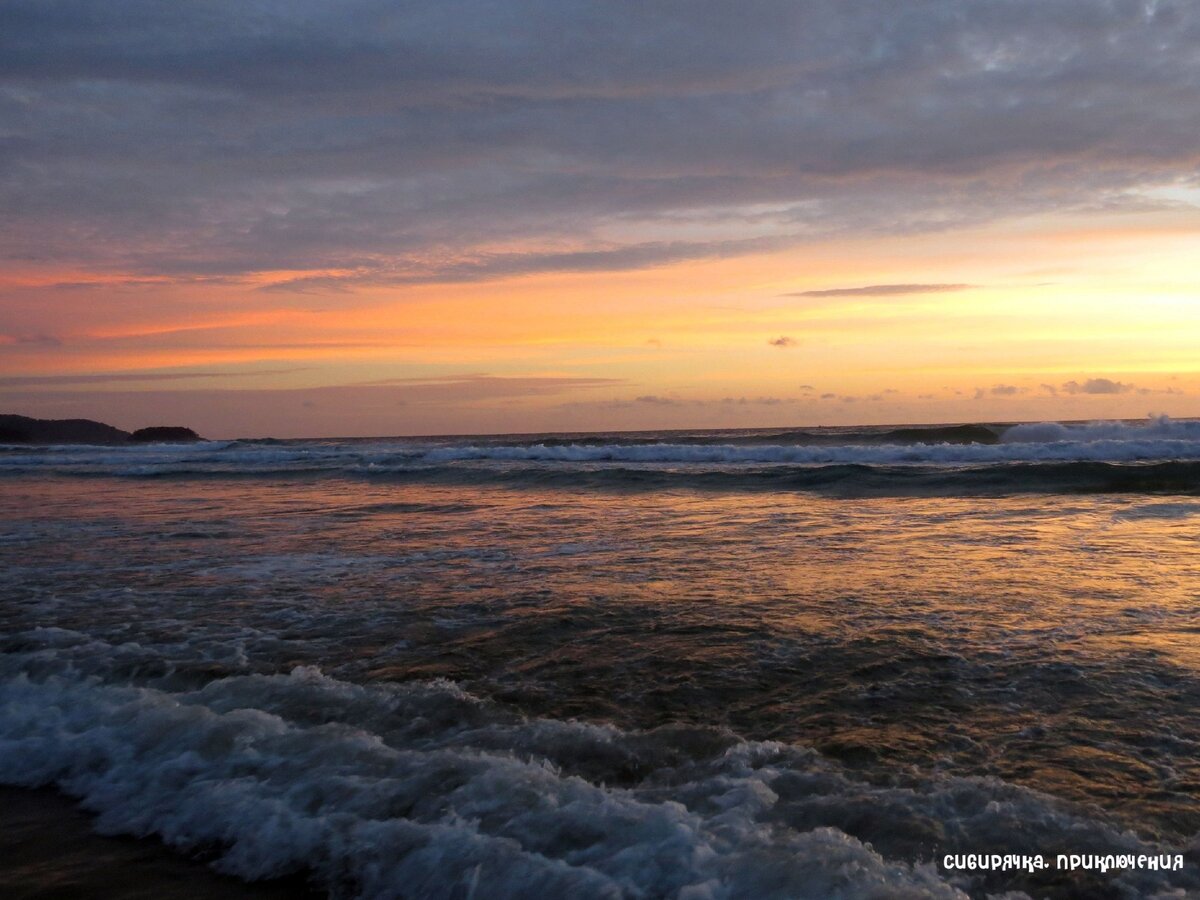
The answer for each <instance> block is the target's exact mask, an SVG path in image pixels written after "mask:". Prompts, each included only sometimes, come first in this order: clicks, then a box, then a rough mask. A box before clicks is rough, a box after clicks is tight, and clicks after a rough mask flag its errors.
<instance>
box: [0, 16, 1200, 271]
mask: <svg viewBox="0 0 1200 900" xmlns="http://www.w3.org/2000/svg"><path fill="white" fill-rule="evenodd" d="M1198 41H1200V7H1197V6H1196V5H1195V4H1193V3H1189V2H1184V0H1161V2H1152V0H1146V2H1132V0H1013V2H1009V3H1003V4H999V3H995V2H992V0H914V2H911V3H906V4H896V3H894V2H890V0H873V2H872V0H868V2H862V3H855V4H847V3H844V2H840V0H806V2H796V0H749V2H738V3H733V2H712V0H704V2H683V0H665V2H659V3H654V4H644V3H635V2H622V0H615V2H611V3H605V4H595V3H584V2H574V0H512V2H509V3H504V4H497V3H492V2H485V0H458V2H450V0H448V2H445V3H425V2H420V3H418V2H396V0H386V2H385V0H348V2H343V3H338V4H329V3H325V2H320V3H318V2H315V0H294V2H290V3H271V2H265V0H238V2H234V0H178V2H173V3H161V2H158V0H126V2H122V3H119V4H97V3H94V2H86V0H8V2H6V3H4V4H3V6H2V7H0V126H2V127H0V209H2V210H3V211H4V212H3V216H2V217H0V257H3V258H6V259H9V260H22V261H26V262H44V263H72V264H85V265H97V266H106V267H112V268H120V269H122V270H125V271H130V272H134V273H140V274H146V275H155V276H159V275H165V276H177V277H181V278H183V277H186V278H194V277H198V276H199V277H219V276H223V275H231V274H238V273H242V272H249V271H255V270H261V269H294V270H300V271H310V272H311V271H320V270H324V269H338V270H343V272H342V274H340V275H335V276H332V277H331V276H324V280H317V281H314V282H311V283H309V287H311V288H313V289H319V290H327V289H329V288H331V287H333V286H336V285H337V284H339V283H343V282H350V283H353V282H357V281H384V282H391V283H408V282H413V281H429V280H439V279H442V278H445V279H447V280H473V279H478V278H487V277H497V276H502V275H506V274H519V273H523V272H531V271H543V270H552V271H564V270H570V271H588V270H599V269H607V268H630V267H637V266H644V265H650V264H655V263H659V262H665V261H673V260H679V259H689V258H696V257H703V256H709V255H722V254H731V253H737V252H744V251H745V250H747V249H750V248H751V247H753V246H755V245H754V242H755V241H765V242H766V243H765V246H773V244H772V242H773V241H774V242H779V241H784V242H787V241H798V240H803V239H805V238H806V237H809V236H812V235H821V234H829V233H837V232H840V231H845V230H851V231H863V230H868V231H870V230H887V231H906V230H918V229H930V228H946V227H955V226H957V225H960V224H963V223H970V222H977V221H984V220H987V219H988V218H991V217H995V216H1003V215H1007V214H1012V213H1024V212H1036V211H1039V210H1042V209H1047V208H1055V209H1062V208H1080V207H1097V206H1099V207H1110V206H1113V205H1118V206H1119V205H1122V204H1124V205H1128V204H1132V203H1144V202H1146V201H1145V200H1139V199H1137V198H1136V197H1135V196H1133V195H1130V194H1129V193H1128V192H1130V191H1135V190H1136V189H1137V188H1139V187H1142V186H1146V185H1152V184H1164V183H1169V182H1172V181H1175V180H1182V179H1194V177H1195V173H1196V170H1197V158H1198V153H1197V148H1196V142H1195V122H1196V121H1197V120H1198V119H1200V90H1197V88H1198V87H1200V62H1198V61H1197V58H1196V55H1195V53H1194V50H1193V48H1194V47H1195V46H1196V45H1197V42H1198ZM692 225H700V226H707V227H708V228H709V229H710V230H711V228H712V227H713V226H714V225H716V226H719V227H722V228H725V229H726V231H727V233H726V234H725V235H724V236H722V237H718V238H714V239H706V240H704V241H686V240H675V239H673V237H672V235H674V234H675V233H676V231H675V229H678V231H679V233H683V232H685V231H686V227H687V226H692ZM630 226H636V229H634V230H631V228H630ZM634 231H636V234H637V235H645V234H647V233H651V232H654V233H657V234H660V235H661V237H659V238H656V239H654V240H648V239H646V238H645V237H633V236H623V235H627V234H633V233H634ZM748 234H750V235H753V237H750V238H747V235H748ZM513 241H518V242H523V244H524V245H525V246H527V247H528V248H529V249H528V250H527V251H525V250H521V251H516V252H506V253H503V254H495V253H489V252H487V249H486V248H488V247H489V246H494V245H497V244H501V243H503V244H507V245H510V246H511V242H513ZM297 286H298V287H303V284H299V285H297ZM884 287H888V286H884ZM891 287H898V286H891ZM835 290H836V289H835Z"/></svg>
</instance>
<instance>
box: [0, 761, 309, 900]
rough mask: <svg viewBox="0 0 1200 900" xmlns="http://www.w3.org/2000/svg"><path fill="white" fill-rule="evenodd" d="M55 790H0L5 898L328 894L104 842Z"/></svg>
mask: <svg viewBox="0 0 1200 900" xmlns="http://www.w3.org/2000/svg"><path fill="white" fill-rule="evenodd" d="M93 821H94V817H93V816H92V815H91V814H89V813H87V812H85V811H84V810H83V809H81V808H80V807H79V805H78V804H77V803H76V802H75V801H74V800H73V799H71V798H70V797H68V796H67V795H65V794H63V793H60V792H59V791H57V790H55V789H53V788H20V787H10V786H8V785H0V894H2V895H3V896H4V897H6V898H9V900H151V898H159V897H181V898H188V900H288V898H300V900H303V898H312V900H316V898H320V897H324V896H326V895H325V894H324V893H322V892H318V891H315V890H314V889H313V888H312V887H311V886H310V885H309V884H308V880H307V878H306V876H304V875H303V874H298V875H292V876H288V877H285V878H277V879H272V880H270V881H264V882H258V883H250V882H245V881H240V880H239V879H237V878H234V877H232V876H229V875H222V874H220V873H218V872H215V871H213V870H212V869H211V868H209V866H208V865H207V864H206V863H204V862H202V861H200V860H198V859H190V858H188V857H187V856H185V855H183V854H181V853H178V852H176V851H174V850H172V849H171V848H170V847H168V846H166V845H165V844H163V843H162V842H161V841H159V840H157V839H156V838H137V837H131V836H127V835H121V836H107V835H102V834H97V833H96V832H95V831H94V830H93V829H92V823H93Z"/></svg>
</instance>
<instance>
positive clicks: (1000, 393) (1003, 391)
mask: <svg viewBox="0 0 1200 900" xmlns="http://www.w3.org/2000/svg"><path fill="white" fill-rule="evenodd" d="M989 393H991V395H992V396H993V397H1015V396H1016V395H1017V394H1021V393H1024V391H1023V390H1022V389H1021V388H1019V387H1017V386H1016V385H1015V384H997V385H994V386H993V387H992V389H991V391H990V392H989Z"/></svg>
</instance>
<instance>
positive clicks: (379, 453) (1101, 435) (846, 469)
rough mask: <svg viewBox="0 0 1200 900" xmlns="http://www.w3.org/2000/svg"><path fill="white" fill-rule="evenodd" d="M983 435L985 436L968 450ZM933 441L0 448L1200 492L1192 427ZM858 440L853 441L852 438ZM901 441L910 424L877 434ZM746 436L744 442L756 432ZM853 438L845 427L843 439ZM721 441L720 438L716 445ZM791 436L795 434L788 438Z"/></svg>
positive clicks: (497, 476)
mask: <svg viewBox="0 0 1200 900" xmlns="http://www.w3.org/2000/svg"><path fill="white" fill-rule="evenodd" d="M972 429H976V430H977V429H985V430H987V432H988V434H992V435H993V437H994V440H992V442H990V443H988V442H983V441H974V442H967V441H965V437H966V436H967V435H968V434H970V433H971V432H970V430H972ZM949 432H953V434H956V435H958V436H959V437H961V438H964V440H962V441H957V442H955V441H950V440H946V441H942V442H937V443H886V442H885V443H879V442H863V443H821V442H817V443H811V442H810V443H804V442H796V441H792V442H790V443H789V442H784V439H785V438H786V437H787V436H788V435H786V434H782V433H779V432H770V433H758V432H756V433H754V434H753V435H748V434H742V435H741V436H737V435H730V434H728V433H724V432H722V433H720V434H719V435H718V434H715V433H703V434H699V435H693V436H691V437H688V436H686V435H684V436H680V435H678V434H670V435H667V434H661V435H659V436H658V437H657V438H656V439H654V440H650V439H649V438H645V437H644V436H643V437H639V436H630V435H606V436H602V437H601V436H593V437H592V438H586V437H578V436H576V437H570V438H568V437H558V438H554V437H539V438H536V439H530V440H527V441H524V442H519V443H514V442H512V441H511V440H507V441H505V440H500V439H491V438H487V439H483V438H481V439H473V440H465V441H464V440H463V439H453V440H451V439H445V440H441V441H432V440H429V439H420V440H418V439H395V440H387V441H381V440H348V441H287V442H280V441H268V442H254V441H224V442H210V443H205V444H201V445H183V446H165V445H157V446H145V447H120V448H114V447H79V446H63V447H40V448H27V447H26V448H15V447H14V448H6V449H5V450H4V452H2V453H0V475H3V476H22V475H47V476H55V477H96V476H99V477H126V478H173V477H178V478H206V477H207V478H266V477H270V478H321V477H341V478H368V479H383V480H387V479H391V480H396V481H404V480H411V481H432V482H450V483H471V484H484V483H489V482H492V483H502V484H514V485H520V484H526V485H527V484H533V485H539V484H540V485H546V486H567V487H571V486H574V487H588V486H595V487H659V486H661V487H700V488H713V489H720V488H727V489H731V490H741V489H757V488H775V489H780V490H813V491H824V492H828V493H833V494H840V493H851V494H853V493H860V494H864V493H865V494H869V493H885V494H886V493H921V492H935V493H936V492H945V493H952V492H954V491H965V492H983V493H997V492H1000V493H1004V492H1029V491H1032V492H1050V491H1068V492H1136V491H1152V492H1177V493H1195V492H1196V491H1197V489H1198V488H1200V422H1198V421H1191V420H1186V421H1177V420H1170V419H1155V420H1150V421H1148V422H1144V423H1140V424H1130V423H1120V422H1117V423H1091V424H1062V423H1041V424H1034V425H1015V426H1011V427H1002V426H976V425H969V426H952V427H951V426H946V427H940V426H939V427H938V428H927V429H924V430H923V432H922V433H928V434H933V435H940V436H942V437H947V436H948V433H949ZM854 434H861V430H860V431H859V432H854ZM874 434H875V437H876V438H886V439H887V440H889V441H892V440H895V439H896V438H897V436H898V435H901V434H908V430H907V429H899V430H898V429H886V430H884V429H877V430H876V431H875V432H874ZM751 436H752V437H753V438H754V440H753V441H751V440H750V437H751ZM848 436H850V433H849V432H846V431H843V432H842V433H840V436H839V440H843V441H844V440H846V439H847V437H848ZM718 437H719V438H720V439H721V440H722V441H724V442H721V443H717V442H714V441H716V439H717V438H718ZM791 437H793V438H794V437H795V433H792V434H791Z"/></svg>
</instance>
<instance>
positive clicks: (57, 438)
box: [0, 415, 203, 444]
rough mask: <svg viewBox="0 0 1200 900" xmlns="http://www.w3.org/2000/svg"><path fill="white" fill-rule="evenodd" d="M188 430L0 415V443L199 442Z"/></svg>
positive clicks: (174, 427)
mask: <svg viewBox="0 0 1200 900" xmlns="http://www.w3.org/2000/svg"><path fill="white" fill-rule="evenodd" d="M200 440H203V438H201V437H200V435H198V434H196V432H194V431H192V429H190V428H184V427H182V426H179V425H156V426H153V427H151V428H139V429H138V430H137V431H132V432H130V431H122V430H121V429H120V428H114V427H113V426H112V425H105V424H104V423H103V422H93V421H92V420H91V419H31V418H29V417H28V416H14V415H0V444H148V443H181V442H187V441H200Z"/></svg>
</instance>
